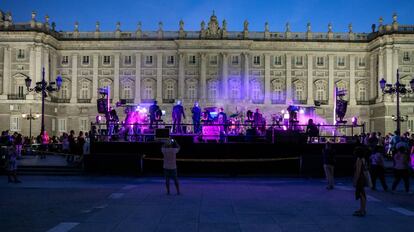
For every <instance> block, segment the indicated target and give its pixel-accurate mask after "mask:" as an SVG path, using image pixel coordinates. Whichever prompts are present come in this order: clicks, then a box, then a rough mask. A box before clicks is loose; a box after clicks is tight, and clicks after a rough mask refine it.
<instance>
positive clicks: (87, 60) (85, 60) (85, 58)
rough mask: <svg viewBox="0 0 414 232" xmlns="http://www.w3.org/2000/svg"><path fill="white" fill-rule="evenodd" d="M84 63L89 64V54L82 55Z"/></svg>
mask: <svg viewBox="0 0 414 232" xmlns="http://www.w3.org/2000/svg"><path fill="white" fill-rule="evenodd" d="M82 64H83V65H88V64H89V56H83V57H82Z"/></svg>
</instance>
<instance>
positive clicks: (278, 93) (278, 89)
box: [272, 79, 284, 101]
mask: <svg viewBox="0 0 414 232" xmlns="http://www.w3.org/2000/svg"><path fill="white" fill-rule="evenodd" d="M272 87H273V88H272V99H273V100H276V101H280V100H283V99H284V96H283V82H282V81H281V80H280V79H275V80H273V81H272Z"/></svg>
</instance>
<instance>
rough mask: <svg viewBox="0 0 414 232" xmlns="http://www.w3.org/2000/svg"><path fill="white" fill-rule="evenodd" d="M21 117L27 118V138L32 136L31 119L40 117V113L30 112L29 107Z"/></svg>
mask: <svg viewBox="0 0 414 232" xmlns="http://www.w3.org/2000/svg"><path fill="white" fill-rule="evenodd" d="M22 117H23V118H25V119H27V120H29V136H30V137H29V139H31V138H32V120H36V119H38V118H39V117H40V114H32V108H30V112H29V114H22Z"/></svg>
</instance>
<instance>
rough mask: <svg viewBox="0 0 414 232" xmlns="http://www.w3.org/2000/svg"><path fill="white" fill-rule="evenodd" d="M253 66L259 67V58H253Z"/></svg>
mask: <svg viewBox="0 0 414 232" xmlns="http://www.w3.org/2000/svg"><path fill="white" fill-rule="evenodd" d="M253 64H254V65H260V56H253Z"/></svg>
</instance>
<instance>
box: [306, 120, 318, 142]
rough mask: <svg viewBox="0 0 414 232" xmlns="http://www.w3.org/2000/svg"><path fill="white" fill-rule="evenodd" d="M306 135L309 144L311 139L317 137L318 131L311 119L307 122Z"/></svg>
mask: <svg viewBox="0 0 414 232" xmlns="http://www.w3.org/2000/svg"><path fill="white" fill-rule="evenodd" d="M306 134H307V135H308V138H309V142H312V138H313V137H318V136H319V129H318V127H317V126H316V125H315V123H313V119H311V118H310V119H309V120H308V125H307V126H306Z"/></svg>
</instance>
